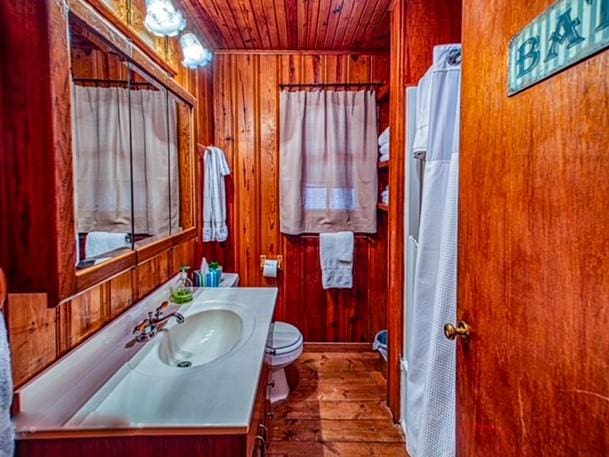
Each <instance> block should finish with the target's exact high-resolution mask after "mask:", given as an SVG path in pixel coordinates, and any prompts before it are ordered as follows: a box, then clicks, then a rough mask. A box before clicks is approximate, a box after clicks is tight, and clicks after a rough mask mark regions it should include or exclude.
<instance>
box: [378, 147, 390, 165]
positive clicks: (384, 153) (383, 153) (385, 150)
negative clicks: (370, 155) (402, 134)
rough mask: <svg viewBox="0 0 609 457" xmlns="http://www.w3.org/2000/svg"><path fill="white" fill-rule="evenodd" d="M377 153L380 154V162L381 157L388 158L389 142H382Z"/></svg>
mask: <svg viewBox="0 0 609 457" xmlns="http://www.w3.org/2000/svg"><path fill="white" fill-rule="evenodd" d="M379 154H380V156H381V158H380V159H379V160H381V162H382V161H383V160H384V159H383V158H384V157H386V159H385V160H389V144H384V145H382V146H381V147H380V148H379Z"/></svg>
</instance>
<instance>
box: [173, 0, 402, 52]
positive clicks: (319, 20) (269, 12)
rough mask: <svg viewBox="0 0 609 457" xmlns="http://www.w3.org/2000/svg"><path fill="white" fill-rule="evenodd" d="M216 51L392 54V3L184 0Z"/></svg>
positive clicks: (367, 0) (379, 0) (363, 0)
mask: <svg viewBox="0 0 609 457" xmlns="http://www.w3.org/2000/svg"><path fill="white" fill-rule="evenodd" d="M180 3H181V6H182V7H184V8H185V9H186V11H187V12H188V13H189V16H190V17H192V18H194V19H195V21H196V25H195V27H194V28H196V29H198V30H199V31H200V33H202V35H203V36H202V39H203V41H205V42H206V44H207V45H208V46H210V47H211V48H213V49H214V50H222V49H230V50H237V49H257V50H260V49H264V50H288V49H289V50H324V51H360V50H361V51H387V50H388V49H389V6H390V3H391V0H180V1H178V2H176V4H180Z"/></svg>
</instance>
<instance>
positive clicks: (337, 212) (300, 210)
mask: <svg viewBox="0 0 609 457" xmlns="http://www.w3.org/2000/svg"><path fill="white" fill-rule="evenodd" d="M280 115H281V126H280V212H281V214H280V222H281V232H283V233H286V234H289V235H298V234H302V233H325V232H338V231H351V232H359V233H375V232H376V202H377V191H378V185H377V166H376V162H377V156H378V149H377V136H378V134H377V110H376V98H375V94H374V92H373V91H295V92H291V91H288V90H284V91H282V93H281V113H280Z"/></svg>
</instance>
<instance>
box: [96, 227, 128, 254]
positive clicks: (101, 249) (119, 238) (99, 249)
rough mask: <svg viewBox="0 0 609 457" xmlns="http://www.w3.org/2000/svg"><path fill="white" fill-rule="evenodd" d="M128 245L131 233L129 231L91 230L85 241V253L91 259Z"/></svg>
mask: <svg viewBox="0 0 609 457" xmlns="http://www.w3.org/2000/svg"><path fill="white" fill-rule="evenodd" d="M127 247H129V235H128V234H127V233H112V232H89V233H87V239H86V241H85V255H86V257H87V258H88V259H90V258H92V257H97V256H100V255H102V254H105V253H107V252H111V251H114V250H116V249H120V248H127Z"/></svg>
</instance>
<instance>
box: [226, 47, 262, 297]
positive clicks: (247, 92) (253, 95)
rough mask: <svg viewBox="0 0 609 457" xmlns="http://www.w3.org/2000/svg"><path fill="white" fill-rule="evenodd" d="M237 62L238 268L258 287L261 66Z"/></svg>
mask: <svg viewBox="0 0 609 457" xmlns="http://www.w3.org/2000/svg"><path fill="white" fill-rule="evenodd" d="M236 60H237V65H236V69H235V71H236V74H235V79H234V80H233V94H234V97H235V103H236V106H238V107H239V109H237V110H236V112H235V114H236V118H235V121H236V127H237V129H236V132H235V133H236V138H235V147H236V149H237V151H238V152H239V153H238V155H237V156H236V157H235V162H234V163H235V166H234V182H235V184H236V186H237V188H236V192H235V200H236V203H237V211H236V218H237V224H236V227H237V230H238V231H236V232H235V243H236V245H237V246H238V249H239V251H238V252H239V256H238V258H237V265H238V271H239V272H240V274H241V275H242V280H243V283H244V284H249V285H252V286H255V285H258V284H259V281H260V270H259V258H258V252H259V250H258V249H259V239H258V235H259V233H260V226H259V225H258V217H259V215H260V206H259V200H258V198H259V195H260V187H259V180H258V173H259V170H260V163H259V159H260V155H259V154H257V152H258V150H257V149H256V143H255V141H256V130H255V129H256V122H257V112H256V101H257V97H258V91H257V87H256V81H255V78H256V74H257V71H258V69H259V66H258V59H257V58H256V57H255V56H248V55H245V56H236Z"/></svg>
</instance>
